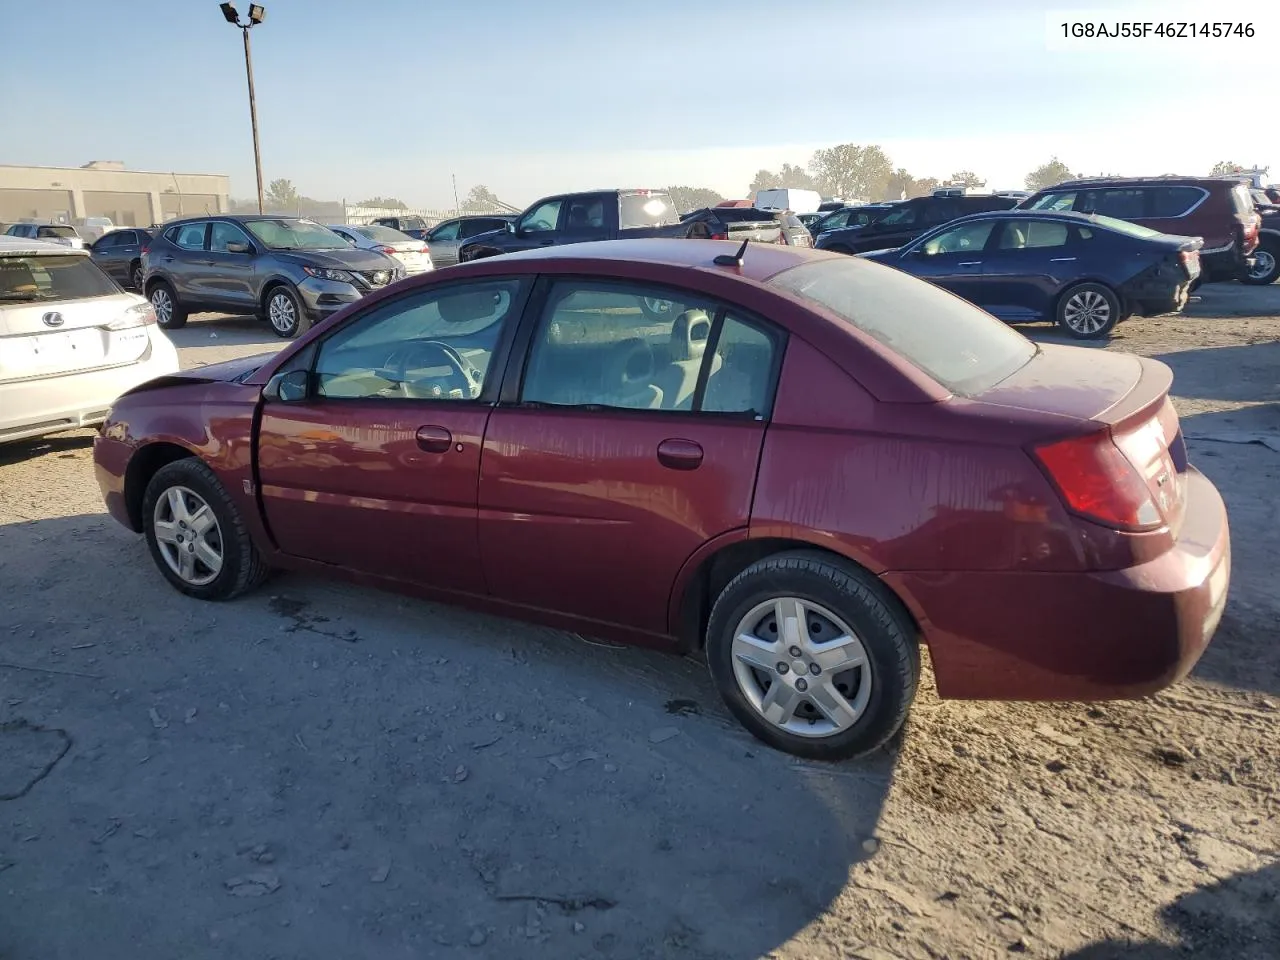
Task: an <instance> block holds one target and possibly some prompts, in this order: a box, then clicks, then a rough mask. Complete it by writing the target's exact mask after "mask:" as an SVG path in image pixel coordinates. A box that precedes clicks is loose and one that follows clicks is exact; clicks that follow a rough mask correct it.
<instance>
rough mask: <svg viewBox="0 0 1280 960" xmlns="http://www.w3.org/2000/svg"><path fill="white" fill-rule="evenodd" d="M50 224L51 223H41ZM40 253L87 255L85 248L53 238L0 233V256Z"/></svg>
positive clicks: (42, 254)
mask: <svg viewBox="0 0 1280 960" xmlns="http://www.w3.org/2000/svg"><path fill="white" fill-rule="evenodd" d="M40 226H49V224H40ZM31 253H38V254H40V255H41V256H44V255H45V254H49V253H61V254H68V255H70V256H78V257H83V256H87V254H86V253H85V251H84V250H77V249H75V248H73V247H68V246H66V245H65V244H61V243H54V242H53V241H52V240H36V239H34V238H32V237H11V236H8V235H0V256H10V257H19V256H22V255H23V254H31Z"/></svg>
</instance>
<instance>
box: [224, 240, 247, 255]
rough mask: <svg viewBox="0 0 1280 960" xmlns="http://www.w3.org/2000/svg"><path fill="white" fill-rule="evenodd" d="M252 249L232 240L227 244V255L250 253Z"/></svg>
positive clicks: (245, 244)
mask: <svg viewBox="0 0 1280 960" xmlns="http://www.w3.org/2000/svg"><path fill="white" fill-rule="evenodd" d="M252 252H253V247H251V246H249V244H247V243H241V242H240V241H239V240H232V241H230V242H229V243H228V244H227V253H252Z"/></svg>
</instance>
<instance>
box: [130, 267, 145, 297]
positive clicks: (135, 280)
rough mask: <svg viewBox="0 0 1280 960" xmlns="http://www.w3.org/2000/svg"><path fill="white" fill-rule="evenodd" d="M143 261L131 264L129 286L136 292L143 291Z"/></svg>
mask: <svg viewBox="0 0 1280 960" xmlns="http://www.w3.org/2000/svg"><path fill="white" fill-rule="evenodd" d="M142 277H143V271H142V261H140V260H135V261H133V263H131V264H129V285H130V286H131V287H133V289H135V290H141V289H142Z"/></svg>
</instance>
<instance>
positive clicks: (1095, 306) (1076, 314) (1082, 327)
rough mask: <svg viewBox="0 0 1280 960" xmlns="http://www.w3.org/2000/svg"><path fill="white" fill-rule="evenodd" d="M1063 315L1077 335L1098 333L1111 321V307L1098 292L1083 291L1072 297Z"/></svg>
mask: <svg viewBox="0 0 1280 960" xmlns="http://www.w3.org/2000/svg"><path fill="white" fill-rule="evenodd" d="M1062 315H1063V319H1064V320H1065V321H1066V324H1067V326H1068V327H1070V328H1071V329H1072V330H1074V331H1076V333H1097V332H1098V331H1099V330H1101V329H1102V328H1103V327H1105V326H1106V325H1107V321H1108V320H1110V319H1111V305H1110V304H1109V303H1107V298H1106V297H1104V296H1103V295H1102V294H1100V293H1098V292H1097V291H1096V290H1082V291H1081V292H1080V293H1076V294H1073V295H1072V296H1071V299H1070V300H1068V301H1067V306H1066V309H1064V310H1063V312H1062Z"/></svg>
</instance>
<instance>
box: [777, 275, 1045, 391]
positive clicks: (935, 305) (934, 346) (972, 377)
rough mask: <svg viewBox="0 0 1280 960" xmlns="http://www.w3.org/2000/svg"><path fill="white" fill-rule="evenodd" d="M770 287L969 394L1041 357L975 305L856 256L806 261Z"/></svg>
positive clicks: (1032, 346)
mask: <svg viewBox="0 0 1280 960" xmlns="http://www.w3.org/2000/svg"><path fill="white" fill-rule="evenodd" d="M768 282H769V283H770V284H772V285H773V286H775V287H778V288H779V289H782V290H785V291H787V292H789V293H792V294H795V295H796V296H799V297H801V298H803V299H805V300H809V301H811V302H812V303H813V304H815V305H817V306H819V307H822V308H824V309H825V310H828V311H830V312H831V313H833V314H835V315H836V316H837V317H840V318H841V319H843V320H844V321H846V322H847V323H849V324H851V325H852V326H854V327H856V328H857V329H858V330H860V331H862V332H863V333H865V334H866V335H867V336H869V337H872V338H873V339H875V340H877V341H879V342H880V343H882V344H884V345H885V346H886V347H888V348H889V349H890V350H892V351H894V352H895V353H897V354H898V356H900V357H902V358H903V359H904V360H906V361H908V362H909V363H911V364H913V365H914V366H916V367H918V368H919V369H920V370H922V371H924V372H925V373H926V374H928V376H930V377H932V378H933V379H934V380H935V381H936V382H937V383H938V384H939V385H941V386H943V387H945V388H946V389H948V390H950V391H951V392H952V393H956V394H959V395H961V396H974V395H976V394H979V393H981V392H983V391H984V390H987V389H989V388H990V387H992V386H995V385H996V384H997V383H999V382H1000V381H1002V380H1004V379H1005V378H1007V377H1009V376H1010V375H1012V374H1013V373H1014V372H1015V371H1017V370H1019V369H1021V368H1022V367H1023V366H1024V365H1025V364H1026V363H1027V362H1028V361H1029V360H1030V359H1031V358H1032V357H1033V356H1035V352H1036V348H1035V345H1034V344H1033V343H1031V341H1030V340H1028V339H1027V338H1026V337H1024V336H1023V335H1022V334H1020V333H1018V332H1017V331H1015V330H1012V329H1010V328H1009V327H1008V326H1006V325H1005V324H1004V323H1003V322H1001V321H999V320H997V319H996V318H995V317H993V316H991V315H990V314H989V313H987V312H985V311H983V310H980V309H979V308H977V307H975V306H974V305H973V304H971V303H969V302H968V301H965V300H961V299H960V298H959V297H956V296H953V295H952V294H950V293H948V292H947V291H945V290H943V289H942V288H941V287H936V286H934V285H933V284H931V283H926V282H923V281H921V280H919V279H917V278H915V277H912V276H910V275H909V274H906V273H903V272H901V271H899V270H894V269H892V268H886V269H876V268H873V267H871V266H870V265H869V264H867V263H865V262H864V261H859V260H858V259H856V258H853V257H837V258H833V259H830V260H819V261H814V262H810V263H804V264H801V265H800V266H798V267H792V268H791V269H790V270H784V271H783V272H782V273H779V274H777V275H776V276H774V277H772V278H771V279H770V280H769V281H768Z"/></svg>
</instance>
